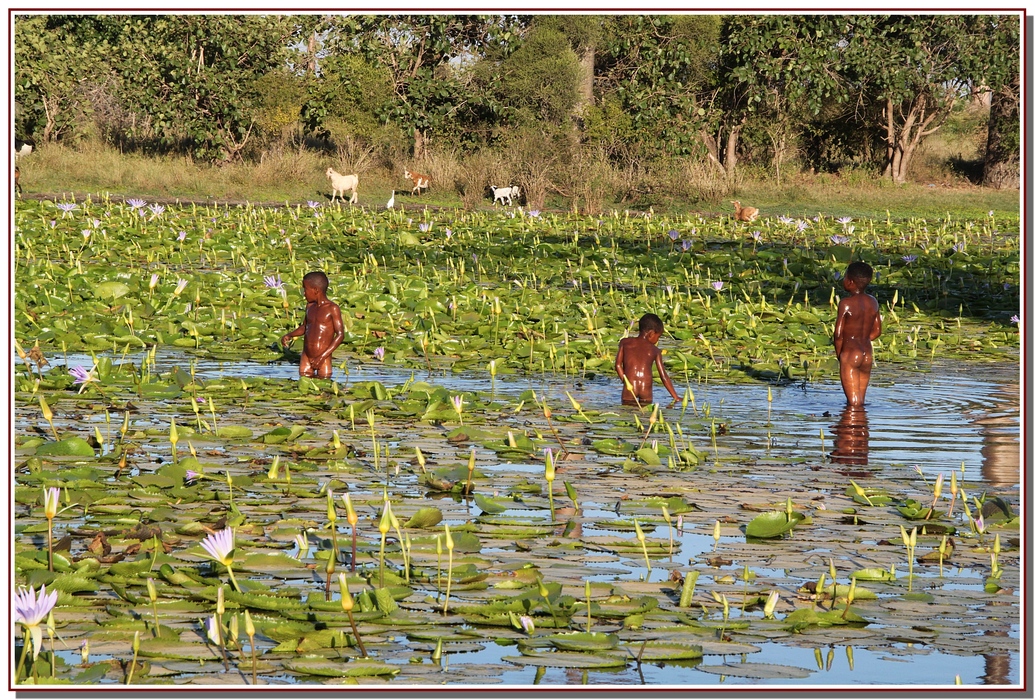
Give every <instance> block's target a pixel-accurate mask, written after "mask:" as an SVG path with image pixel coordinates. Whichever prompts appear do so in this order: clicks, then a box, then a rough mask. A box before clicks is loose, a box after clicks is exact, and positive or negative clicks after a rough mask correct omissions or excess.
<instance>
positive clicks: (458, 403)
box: [451, 394, 464, 425]
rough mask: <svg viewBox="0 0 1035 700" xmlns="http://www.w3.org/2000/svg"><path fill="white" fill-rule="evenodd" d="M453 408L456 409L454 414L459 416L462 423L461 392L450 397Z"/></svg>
mask: <svg viewBox="0 0 1035 700" xmlns="http://www.w3.org/2000/svg"><path fill="white" fill-rule="evenodd" d="M451 400H452V402H453V408H454V409H455V410H456V415H457V416H459V417H460V425H463V424H464V397H463V394H460V395H458V396H454V397H452V399H451Z"/></svg>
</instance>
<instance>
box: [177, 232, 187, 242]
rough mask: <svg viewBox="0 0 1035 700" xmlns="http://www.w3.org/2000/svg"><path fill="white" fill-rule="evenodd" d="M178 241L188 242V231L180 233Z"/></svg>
mask: <svg viewBox="0 0 1035 700" xmlns="http://www.w3.org/2000/svg"><path fill="white" fill-rule="evenodd" d="M176 240H178V241H180V242H181V243H182V242H183V241H185V240H187V232H186V231H180V233H179V234H178V235H177V236H176Z"/></svg>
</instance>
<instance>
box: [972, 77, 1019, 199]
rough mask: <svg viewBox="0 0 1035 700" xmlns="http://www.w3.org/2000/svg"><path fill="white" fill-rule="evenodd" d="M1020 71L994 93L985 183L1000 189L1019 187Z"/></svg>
mask: <svg viewBox="0 0 1035 700" xmlns="http://www.w3.org/2000/svg"><path fill="white" fill-rule="evenodd" d="M1019 94H1020V74H1019V73H1018V74H1016V75H1015V76H1014V79H1013V81H1012V82H1011V84H1010V85H1007V86H1003V87H1002V88H1001V89H999V90H996V91H995V92H994V93H993V94H992V100H991V105H990V107H989V112H988V141H987V144H986V146H985V167H984V172H983V173H982V178H981V181H982V184H983V185H985V186H986V187H995V188H997V189H1001V188H1006V187H1018V186H1020V166H1019V163H1020V141H1019V138H1020V113H1019V108H1020V102H1019V99H1018V95H1019Z"/></svg>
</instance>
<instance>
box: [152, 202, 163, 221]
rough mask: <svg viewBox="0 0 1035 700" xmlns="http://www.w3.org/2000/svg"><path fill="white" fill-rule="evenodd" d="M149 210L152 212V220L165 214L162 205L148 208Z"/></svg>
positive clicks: (153, 205)
mask: <svg viewBox="0 0 1035 700" xmlns="http://www.w3.org/2000/svg"><path fill="white" fill-rule="evenodd" d="M148 209H150V210H151V218H152V219H156V218H158V217H159V216H161V215H162V214H164V213H165V207H163V206H162V205H161V204H152V205H151V206H149V207H148Z"/></svg>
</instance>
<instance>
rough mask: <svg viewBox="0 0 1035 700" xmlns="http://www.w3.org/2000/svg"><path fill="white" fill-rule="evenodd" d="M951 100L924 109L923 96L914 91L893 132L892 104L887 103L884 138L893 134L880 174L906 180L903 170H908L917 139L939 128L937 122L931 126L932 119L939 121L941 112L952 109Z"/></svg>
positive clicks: (918, 140) (942, 114) (895, 179)
mask: <svg viewBox="0 0 1035 700" xmlns="http://www.w3.org/2000/svg"><path fill="white" fill-rule="evenodd" d="M952 102H953V101H952V100H951V99H950V100H948V103H947V104H946V105H945V106H944V107H942V108H940V109H938V108H936V109H932V110H931V111H930V112H928V111H927V96H926V95H918V96H917V97H916V99H914V100H913V102H912V104H911V105H910V107H909V112H908V113H907V114H906V118H905V121H903V122H902V126H901V127H900V128H899V129H898V130H897V132H898V133H897V134H896V135H894V137H893V136H892V135H893V134H895V126H894V121H893V120H894V106H893V105H892V104H891V103H890V100H889V104H888V109H887V110H886V112H885V114H886V115H888V121H887V131H888V138H889V139H891V138H894V140H892V141H890V142H889V151H890V156H891V157H890V160H889V162H888V163H887V165H886V166H885V168H884V175H885V176H886V177H887V176H890V177H891V180H892V182H894V183H895V184H898V185H901V184H902V183H904V182H905V181H906V174H907V173H908V172H909V163H910V161H911V160H912V158H913V155H914V154H915V153H916V149H917V147H918V146H919V145H920V143H921V142H922V141H923V140H924V138H926V137H927V136H930V135H931V134H933V133H934V132H936V131H938V129H940V128H941V124H940V123H939V124H937V125H936V126H931V124H932V123H934V122H935V121H936V120H939V121H941V118H943V117H944V115H947V114H949V113H950V112H951V111H952Z"/></svg>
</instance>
